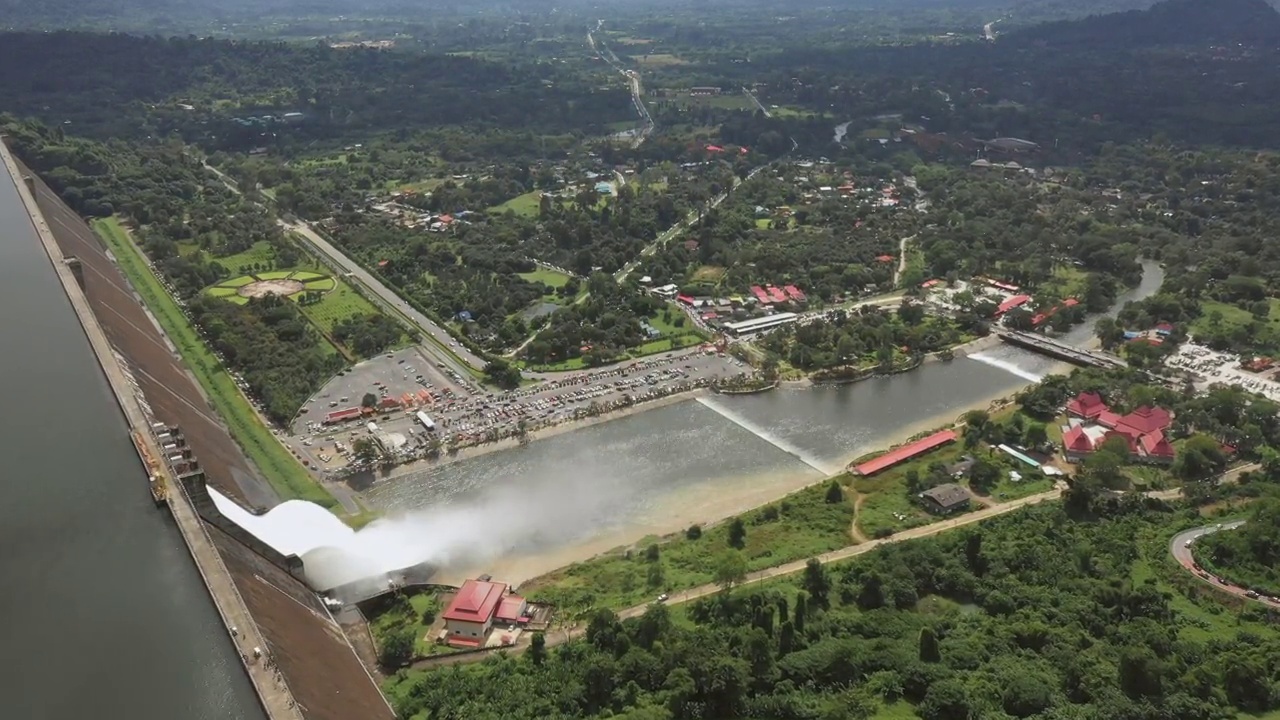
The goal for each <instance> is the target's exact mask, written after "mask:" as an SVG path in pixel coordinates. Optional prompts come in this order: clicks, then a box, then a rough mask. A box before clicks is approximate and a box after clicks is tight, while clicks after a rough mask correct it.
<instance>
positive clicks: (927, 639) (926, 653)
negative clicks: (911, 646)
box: [919, 627, 942, 663]
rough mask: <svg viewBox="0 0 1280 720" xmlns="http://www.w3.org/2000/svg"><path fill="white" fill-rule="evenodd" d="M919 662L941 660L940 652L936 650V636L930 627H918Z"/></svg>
mask: <svg viewBox="0 0 1280 720" xmlns="http://www.w3.org/2000/svg"><path fill="white" fill-rule="evenodd" d="M919 645H920V648H919V649H920V662H927V663H936V662H941V661H942V653H941V651H939V650H938V636H937V635H936V634H935V633H934V632H933V628H931V627H923V628H920V638H919Z"/></svg>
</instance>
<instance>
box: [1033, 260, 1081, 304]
mask: <svg viewBox="0 0 1280 720" xmlns="http://www.w3.org/2000/svg"><path fill="white" fill-rule="evenodd" d="M1086 276H1087V273H1085V271H1083V270H1081V269H1080V268H1077V267H1073V266H1070V265H1068V266H1064V267H1060V268H1058V269H1057V270H1054V271H1053V277H1052V278H1051V279H1050V280H1049V281H1048V282H1046V283H1045V284H1044V286H1043V288H1044V289H1046V290H1049V291H1051V292H1052V293H1053V294H1055V295H1057V296H1058V297H1061V298H1069V297H1079V296H1080V294H1081V293H1083V292H1084V281H1085V277H1086Z"/></svg>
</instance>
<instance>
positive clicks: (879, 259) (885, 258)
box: [876, 255, 894, 263]
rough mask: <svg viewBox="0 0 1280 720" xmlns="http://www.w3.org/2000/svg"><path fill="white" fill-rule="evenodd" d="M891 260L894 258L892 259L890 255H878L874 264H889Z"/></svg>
mask: <svg viewBox="0 0 1280 720" xmlns="http://www.w3.org/2000/svg"><path fill="white" fill-rule="evenodd" d="M893 260H894V258H893V256H892V255H878V256H876V262H882V263H891V262H893Z"/></svg>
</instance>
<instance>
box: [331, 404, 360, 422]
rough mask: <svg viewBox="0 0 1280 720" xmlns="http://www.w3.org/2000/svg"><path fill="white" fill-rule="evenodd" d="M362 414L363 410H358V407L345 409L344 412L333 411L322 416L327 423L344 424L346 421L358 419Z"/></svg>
mask: <svg viewBox="0 0 1280 720" xmlns="http://www.w3.org/2000/svg"><path fill="white" fill-rule="evenodd" d="M363 413H364V409H363V408H358V407H353V408H346V409H345V410H334V411H333V412H331V413H329V414H328V415H325V416H324V421H325V422H327V423H337V422H344V421H347V420H354V419H356V418H358V417H360V416H361V415H362V414H363Z"/></svg>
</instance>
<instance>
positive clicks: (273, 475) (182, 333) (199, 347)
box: [93, 218, 337, 509]
mask: <svg viewBox="0 0 1280 720" xmlns="http://www.w3.org/2000/svg"><path fill="white" fill-rule="evenodd" d="M93 227H94V230H95V231H97V233H98V234H99V236H101V237H102V238H103V240H104V241H106V243H107V245H108V246H109V247H110V248H111V252H112V254H113V255H114V256H115V258H116V261H117V262H118V263H119V264H120V269H121V271H122V272H123V273H124V274H125V276H126V277H127V278H128V279H129V282H130V284H132V285H133V287H134V289H135V290H137V292H138V294H139V295H140V296H142V299H143V302H144V303H145V304H146V306H147V308H148V309H150V310H151V312H152V314H154V315H155V317H156V319H157V321H158V322H159V323H160V326H161V327H162V328H164V331H165V334H166V335H168V336H169V339H170V340H171V341H172V342H173V344H174V345H175V346H177V348H178V351H179V353H180V354H181V355H182V359H183V362H184V363H185V364H186V366H187V367H188V368H189V369H190V370H191V372H192V374H193V375H194V376H195V378H196V381H197V382H199V383H200V386H201V387H202V388H203V389H204V392H205V394H206V395H207V396H208V397H209V400H210V402H211V403H212V404H213V407H214V410H216V411H217V413H218V415H219V417H221V418H222V420H223V422H225V423H226V424H227V427H228V429H229V430H230V431H231V436H232V437H233V438H234V439H235V441H236V442H237V443H238V444H239V445H240V447H241V449H243V450H244V452H245V454H246V455H247V456H248V457H249V459H250V460H252V461H253V463H254V465H256V466H257V467H258V470H259V471H260V472H261V473H262V475H263V476H264V477H265V478H266V480H267V482H269V483H270V484H271V487H272V488H273V489H275V491H276V492H277V493H279V495H280V497H281V499H299V500H309V501H311V502H314V503H317V504H319V505H322V506H324V507H326V508H330V509H334V508H336V507H337V502H336V501H335V500H334V499H333V496H332V495H330V494H329V493H328V491H326V490H325V489H324V488H322V487H320V485H319V484H317V483H316V481H315V480H313V479H312V478H311V476H310V475H309V474H308V473H307V471H306V470H305V469H304V468H303V467H302V465H300V464H299V463H298V461H297V460H295V459H294V457H293V456H292V455H290V454H289V451H288V450H286V449H285V448H284V446H283V445H281V444H280V443H279V441H277V440H276V438H275V436H274V435H272V434H271V430H269V429H268V428H267V426H266V425H264V424H263V422H262V420H261V418H259V416H258V414H257V413H256V412H254V409H253V407H252V406H251V405H250V404H249V401H248V400H247V399H245V397H244V395H242V394H241V393H240V390H239V388H238V387H236V384H235V381H234V380H232V379H231V376H230V375H228V374H227V371H226V369H225V368H223V367H222V365H221V364H220V363H219V362H218V360H217V358H215V357H214V356H213V353H211V352H210V351H209V348H208V347H207V346H206V345H205V343H204V341H203V340H202V339H201V338H200V337H199V336H198V335H197V334H196V331H195V329H194V328H192V327H191V324H190V323H189V322H187V319H186V316H185V315H183V314H182V311H181V310H180V309H179V308H178V306H177V304H176V303H175V302H174V300H173V298H171V297H170V296H169V294H168V293H167V292H165V289H164V287H163V286H162V285H161V284H160V281H159V280H158V279H157V278H156V277H155V275H153V274H152V273H151V270H150V269H149V268H148V267H147V263H146V260H145V259H144V257H143V255H142V252H141V251H140V250H138V248H137V247H136V246H135V245H134V244H133V241H132V239H130V237H129V235H128V232H127V231H126V230H125V229H124V228H123V227H121V226H120V224H119V222H118V221H117V220H116V219H115V218H107V219H105V220H97V221H95V222H94V223H93Z"/></svg>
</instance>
